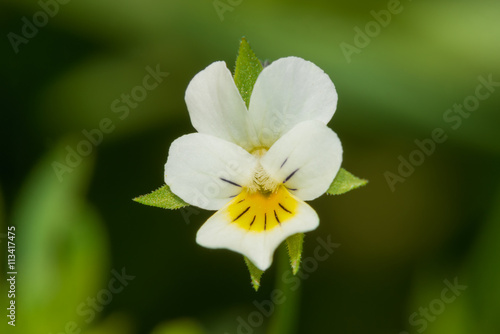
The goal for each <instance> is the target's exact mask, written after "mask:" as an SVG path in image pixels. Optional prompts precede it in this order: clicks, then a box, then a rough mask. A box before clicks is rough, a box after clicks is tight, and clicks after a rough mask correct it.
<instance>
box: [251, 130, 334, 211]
mask: <svg viewBox="0 0 500 334" xmlns="http://www.w3.org/2000/svg"><path fill="white" fill-rule="evenodd" d="M260 163H261V165H262V167H263V168H264V169H265V171H266V172H267V173H268V174H269V175H270V176H271V177H272V178H273V179H274V180H276V181H277V182H278V183H282V184H283V185H284V186H285V187H287V188H288V189H289V190H290V191H291V192H292V194H294V195H295V196H297V197H298V198H300V199H302V200H304V201H310V200H313V199H315V198H317V197H319V196H321V195H323V194H324V193H325V191H327V190H328V187H329V186H330V184H331V183H332V181H333V179H334V178H335V175H337V172H338V171H339V169H340V165H341V164H342V145H341V143H340V140H339V138H338V137H337V135H336V134H335V132H333V131H332V130H331V129H330V128H329V127H327V126H326V125H325V124H324V123H322V122H320V121H305V122H302V123H299V124H298V125H297V126H295V127H294V128H293V129H292V130H290V131H289V132H287V133H286V134H285V135H284V136H282V137H281V138H280V139H278V141H276V143H274V145H273V146H271V148H270V149H269V151H267V152H266V154H265V155H264V156H263V157H262V158H261V160H260Z"/></svg>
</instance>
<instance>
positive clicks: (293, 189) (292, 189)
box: [285, 186, 297, 191]
mask: <svg viewBox="0 0 500 334" xmlns="http://www.w3.org/2000/svg"><path fill="white" fill-rule="evenodd" d="M285 188H286V189H288V190H290V191H297V188H288V187H287V186H285Z"/></svg>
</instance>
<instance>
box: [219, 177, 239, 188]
mask: <svg viewBox="0 0 500 334" xmlns="http://www.w3.org/2000/svg"><path fill="white" fill-rule="evenodd" d="M219 179H221V181H224V182H227V183H229V184H232V185H233V186H236V187H240V188H241V186H240V185H239V184H238V183H234V182H233V181H229V180H226V179H225V178H223V177H219Z"/></svg>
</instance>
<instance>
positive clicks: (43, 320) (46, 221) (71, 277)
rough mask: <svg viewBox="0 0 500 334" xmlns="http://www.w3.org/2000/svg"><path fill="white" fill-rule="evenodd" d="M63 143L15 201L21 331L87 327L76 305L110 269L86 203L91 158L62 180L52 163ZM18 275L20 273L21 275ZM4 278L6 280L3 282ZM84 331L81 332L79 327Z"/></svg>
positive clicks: (99, 227) (103, 238)
mask: <svg viewBox="0 0 500 334" xmlns="http://www.w3.org/2000/svg"><path fill="white" fill-rule="evenodd" d="M68 144H70V145H71V146H73V147H74V145H75V143H74V142H66V141H63V142H61V143H60V145H58V147H56V149H54V150H53V151H51V152H50V153H49V154H47V155H46V156H45V158H44V159H42V161H40V162H39V163H38V164H37V166H36V167H35V168H34V170H33V171H32V172H31V174H30V176H29V177H28V178H27V180H26V182H25V183H24V185H23V187H22V189H21V191H20V194H19V198H18V199H17V200H16V202H15V209H14V211H13V217H12V225H14V226H15V227H16V230H15V233H16V239H15V243H16V250H17V251H16V259H17V263H16V264H17V268H18V270H20V274H19V275H18V276H17V289H18V291H20V292H21V291H22V293H19V294H18V295H17V296H16V304H18V305H19V310H18V313H19V314H22V319H23V321H19V322H18V323H17V324H18V326H16V327H18V328H19V329H20V331H21V332H22V333H50V332H53V331H55V330H63V329H64V328H65V326H66V324H67V323H68V321H70V320H71V321H74V323H75V326H77V328H78V329H82V330H83V328H85V327H87V324H86V323H85V321H84V320H85V318H84V317H77V316H75V310H76V309H77V307H78V306H79V305H80V304H81V303H82V302H85V301H86V300H87V298H88V297H89V296H93V295H95V293H96V291H99V289H100V288H101V285H102V284H103V282H104V280H105V277H106V272H107V270H108V269H107V268H108V267H109V253H108V244H107V235H106V231H105V230H104V227H103V223H102V220H101V218H100V217H99V215H98V213H97V212H96V210H95V209H94V208H93V207H92V206H90V205H89V204H88V203H87V202H86V201H85V196H84V194H85V191H86V188H87V186H88V183H89V181H90V176H91V172H92V167H93V163H92V159H91V158H90V157H87V159H84V160H82V162H81V164H80V165H78V166H77V167H75V168H74V170H73V172H72V173H70V174H68V175H66V176H65V178H64V181H63V182H60V181H59V180H58V178H57V176H56V174H55V172H54V170H53V168H52V165H51V164H52V162H53V161H64V160H63V159H64V157H65V154H66V151H65V147H66V146H67V145H68ZM21 273H22V274H21ZM2 281H4V280H2ZM82 332H83V331H82Z"/></svg>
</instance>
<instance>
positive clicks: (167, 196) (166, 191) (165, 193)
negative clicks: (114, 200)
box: [134, 185, 189, 210]
mask: <svg viewBox="0 0 500 334" xmlns="http://www.w3.org/2000/svg"><path fill="white" fill-rule="evenodd" d="M134 201H136V202H138V203H141V204H144V205H150V206H156V207H159V208H163V209H171V210H175V209H180V208H183V207H185V206H189V204H187V203H186V202H184V201H183V200H182V199H181V198H180V197H178V196H177V195H175V194H174V193H173V192H172V191H171V190H170V187H169V186H168V185H164V186H163V187H161V188H160V189H158V190H155V191H153V192H152V193H150V194H147V195H142V196H139V197H136V198H134Z"/></svg>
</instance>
